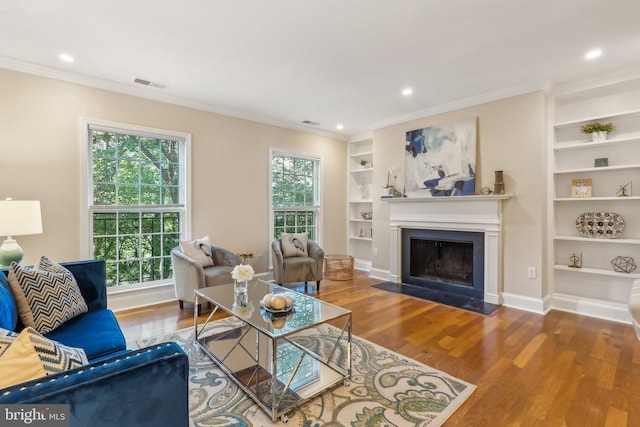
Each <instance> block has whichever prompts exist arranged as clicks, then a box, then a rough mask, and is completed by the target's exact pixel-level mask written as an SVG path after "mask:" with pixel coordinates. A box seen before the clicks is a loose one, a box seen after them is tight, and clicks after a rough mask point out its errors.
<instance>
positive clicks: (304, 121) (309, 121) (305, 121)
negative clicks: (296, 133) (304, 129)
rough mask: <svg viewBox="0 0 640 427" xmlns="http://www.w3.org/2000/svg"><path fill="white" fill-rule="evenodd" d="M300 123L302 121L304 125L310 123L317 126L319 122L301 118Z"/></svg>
mask: <svg viewBox="0 0 640 427" xmlns="http://www.w3.org/2000/svg"><path fill="white" fill-rule="evenodd" d="M302 123H304V124H305V125H311V126H318V125H319V124H320V123H318V122H314V121H311V120H303V121H302Z"/></svg>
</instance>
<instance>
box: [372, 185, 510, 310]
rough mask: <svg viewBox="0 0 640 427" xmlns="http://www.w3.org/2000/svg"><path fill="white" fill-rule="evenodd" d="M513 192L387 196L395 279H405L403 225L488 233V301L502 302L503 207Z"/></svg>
mask: <svg viewBox="0 0 640 427" xmlns="http://www.w3.org/2000/svg"><path fill="white" fill-rule="evenodd" d="M510 198H511V195H510V194H505V195H495V196H459V197H429V198H385V199H382V200H383V201H386V202H388V203H389V224H390V236H389V242H390V245H391V248H390V254H391V260H390V276H391V280H395V281H396V282H398V283H400V282H401V271H400V266H401V256H402V253H401V251H402V232H401V230H402V229H403V228H418V229H425V230H452V231H468V232H481V233H484V300H485V301H486V302H490V303H493V304H501V303H502V295H501V292H502V206H501V202H502V201H503V200H507V199H510Z"/></svg>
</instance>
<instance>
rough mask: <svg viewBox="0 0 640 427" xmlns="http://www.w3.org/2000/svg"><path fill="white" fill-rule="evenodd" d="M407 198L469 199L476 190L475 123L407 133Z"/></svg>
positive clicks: (468, 121) (435, 127) (471, 120)
mask: <svg viewBox="0 0 640 427" xmlns="http://www.w3.org/2000/svg"><path fill="white" fill-rule="evenodd" d="M405 149H406V152H405V165H404V166H405V167H404V171H405V172H404V184H405V188H404V191H405V194H406V195H407V196H408V197H438V196H470V195H473V194H475V190H476V119H475V118H473V119H469V120H465V121H461V122H456V123H449V124H444V125H439V126H430V127H427V128H424V129H417V130H412V131H409V132H407V135H406V145H405Z"/></svg>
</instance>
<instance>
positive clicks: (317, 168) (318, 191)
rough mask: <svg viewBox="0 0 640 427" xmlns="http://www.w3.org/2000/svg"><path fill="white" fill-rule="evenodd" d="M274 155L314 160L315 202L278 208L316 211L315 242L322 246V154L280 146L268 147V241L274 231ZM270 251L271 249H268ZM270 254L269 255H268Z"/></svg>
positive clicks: (272, 236) (272, 237) (272, 238)
mask: <svg viewBox="0 0 640 427" xmlns="http://www.w3.org/2000/svg"><path fill="white" fill-rule="evenodd" d="M274 156H282V157H292V158H298V159H303V160H311V161H313V162H314V177H313V179H314V189H315V196H314V197H315V202H316V204H315V205H313V206H287V207H283V208H281V209H278V210H281V211H282V210H286V211H309V210H315V211H316V236H315V240H314V241H315V242H317V243H318V244H319V245H320V246H322V231H323V207H322V206H323V204H322V186H321V182H322V179H321V177H322V165H323V162H322V156H319V155H315V154H309V153H302V152H297V151H291V150H286V149H281V148H273V147H271V148H270V149H269V159H268V162H269V168H268V173H269V181H268V182H269V242H271V241H273V240H274V238H275V237H274V231H275V224H274V221H275V212H276V209H275V207H274V205H273V157H274ZM269 252H271V251H269ZM270 256H271V255H270ZM272 262H273V260H270V264H272Z"/></svg>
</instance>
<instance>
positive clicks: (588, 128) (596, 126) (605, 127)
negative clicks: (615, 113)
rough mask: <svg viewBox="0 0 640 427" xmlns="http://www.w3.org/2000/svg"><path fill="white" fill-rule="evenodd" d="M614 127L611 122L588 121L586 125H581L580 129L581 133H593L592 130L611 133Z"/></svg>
mask: <svg viewBox="0 0 640 427" xmlns="http://www.w3.org/2000/svg"><path fill="white" fill-rule="evenodd" d="M615 128H616V127H615V126H614V125H613V123H598V122H593V123H589V124H587V125H584V126H581V127H580V130H581V131H582V133H594V132H606V133H611V131H612V130H614V129H615Z"/></svg>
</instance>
